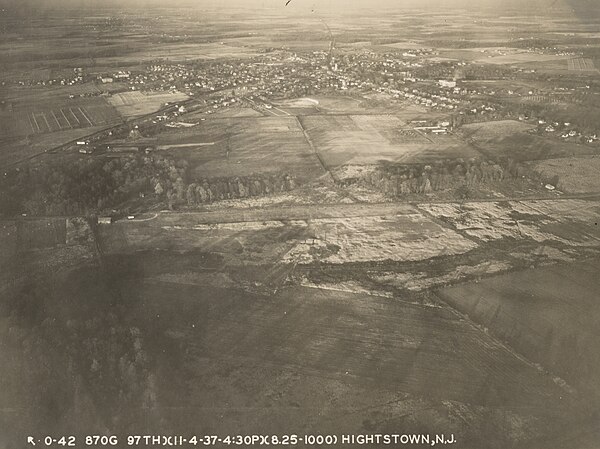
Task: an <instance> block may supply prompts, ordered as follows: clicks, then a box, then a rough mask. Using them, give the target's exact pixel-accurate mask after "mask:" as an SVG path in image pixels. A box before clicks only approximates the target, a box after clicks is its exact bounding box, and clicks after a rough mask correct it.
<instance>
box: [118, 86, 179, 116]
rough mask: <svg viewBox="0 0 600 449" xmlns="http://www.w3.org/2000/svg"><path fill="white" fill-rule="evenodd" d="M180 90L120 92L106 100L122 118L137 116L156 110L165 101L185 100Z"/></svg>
mask: <svg viewBox="0 0 600 449" xmlns="http://www.w3.org/2000/svg"><path fill="white" fill-rule="evenodd" d="M187 99H188V96H187V95H186V94H183V93H181V92H139V91H133V92H122V93H115V94H113V95H111V96H110V97H109V98H108V102H109V103H110V104H111V105H112V106H113V107H114V108H115V109H116V110H117V111H119V114H121V115H122V116H123V117H124V118H130V117H138V116H140V115H145V114H150V113H152V112H155V111H158V110H159V109H160V108H161V107H163V106H164V104H165V103H174V102H177V101H183V100H187Z"/></svg>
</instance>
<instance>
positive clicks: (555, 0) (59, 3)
mask: <svg viewBox="0 0 600 449" xmlns="http://www.w3.org/2000/svg"><path fill="white" fill-rule="evenodd" d="M286 1H287V0H0V5H1V6H2V7H3V8H8V9H20V10H21V11H24V10H30V11H32V12H35V11H36V10H40V11H41V10H47V9H53V8H56V7H69V8H82V7H87V8H98V7H107V8H114V7H121V8H122V7H131V6H136V7H148V6H150V5H156V6H163V7H176V6H186V7H190V6H193V7H198V8H202V9H222V10H224V11H225V10H227V9H232V8H235V9H237V8H249V9H254V10H256V9H261V8H282V9H283V8H285V10H286V12H287V11H289V12H293V11H307V10H308V11H310V10H311V9H315V10H319V11H320V12H327V13H332V12H336V11H339V12H348V11H354V10H358V9H364V10H368V11H370V12H372V13H377V12H378V11H381V10H387V9H398V10H400V9H403V8H407V7H410V8H413V7H422V8H429V9H431V8H453V7H456V8H461V9H467V10H470V11H477V10H481V9H483V8H486V9H487V8H494V9H495V10H497V11H498V14H502V12H505V11H508V10H511V11H514V9H522V10H523V11H527V12H529V13H540V14H541V13H546V12H549V11H550V12H551V11H555V10H560V9H562V10H565V9H567V10H571V11H572V12H574V14H575V15H577V16H579V17H589V15H590V14H592V15H593V14H594V13H597V12H598V10H600V0H291V2H290V4H289V5H288V6H285V3H286Z"/></svg>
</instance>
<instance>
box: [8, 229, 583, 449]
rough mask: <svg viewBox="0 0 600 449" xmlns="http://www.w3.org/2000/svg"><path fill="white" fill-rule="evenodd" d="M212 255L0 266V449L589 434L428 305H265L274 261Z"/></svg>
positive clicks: (565, 400)
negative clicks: (187, 438)
mask: <svg viewBox="0 0 600 449" xmlns="http://www.w3.org/2000/svg"><path fill="white" fill-rule="evenodd" d="M132 225H133V226H135V225H134V224H133V223H132ZM7 229H8V228H7ZM70 229H72V226H71V227H68V228H67V242H68V241H69V240H68V238H69V236H70V235H72V234H73V232H72V231H69V230H70ZM116 229H117V228H109V229H108V230H106V229H105V230H104V231H103V232H102V234H103V236H104V238H106V237H107V235H108V234H110V233H111V232H117V231H115V230H116ZM7 232H12V231H10V229H8V230H7ZM120 232H122V230H121V231H120ZM198 232H203V231H202V230H199V231H198ZM244 232H249V231H244ZM244 232H238V234H237V236H238V237H237V238H241V239H242V240H243V238H244ZM253 232H256V231H253ZM81 234H82V232H79V235H81ZM53 235H54V234H53ZM57 235H58V234H57ZM61 235H62V234H61ZM58 237H60V239H62V238H63V237H61V236H60V235H59V236H58ZM58 237H57V238H58ZM140 237H141V236H140ZM190 238H192V239H193V238H194V233H190ZM60 239H59V240H60ZM227 239H228V240H229V237H228V238H227ZM234 239H235V236H234ZM214 240H215V244H214V245H216V246H214V245H213V246H211V245H210V244H208V246H206V247H204V246H203V248H194V249H192V248H190V249H188V250H185V249H183V248H182V247H177V246H174V247H173V248H171V249H169V248H167V247H163V248H162V249H160V250H155V249H152V248H151V246H152V243H151V240H148V241H147V244H148V249H147V250H143V251H139V250H138V251H136V252H132V251H131V248H130V247H126V246H123V247H121V249H119V247H118V246H113V247H111V248H112V249H110V250H109V251H108V252H107V253H106V254H105V255H104V256H103V257H102V259H101V260H102V262H100V259H97V258H96V257H94V258H93V259H91V260H89V261H88V263H87V264H84V265H82V266H80V267H79V268H75V269H68V270H66V269H59V270H58V271H57V272H56V273H54V275H53V276H52V277H46V276H44V275H41V274H40V273H34V272H30V273H28V274H25V275H24V274H23V271H22V270H23V268H24V267H25V266H26V264H27V257H31V254H29V256H28V255H27V254H28V253H30V251H29V252H28V251H23V252H19V251H16V253H15V255H14V256H13V257H12V261H8V260H5V261H4V262H3V264H4V265H3V266H4V267H5V268H7V271H6V272H5V276H7V279H8V277H10V275H11V273H13V275H14V278H13V281H14V282H15V284H16V285H18V284H19V282H20V281H19V279H18V276H19V275H20V276H26V277H27V279H25V283H24V284H25V285H26V286H27V287H26V288H22V289H20V290H18V293H17V294H15V295H14V298H13V299H12V300H10V301H7V302H6V303H5V304H4V305H3V307H4V310H3V311H2V312H3V313H2V316H3V319H2V321H1V322H0V324H1V329H0V331H1V337H2V338H1V341H2V342H3V345H4V346H3V348H4V350H3V351H2V353H1V354H2V360H1V363H0V367H1V368H0V369H1V372H2V377H1V378H2V389H1V390H0V391H1V393H0V395H1V396H0V398H1V399H2V403H3V404H5V405H4V407H5V412H4V413H3V414H2V415H1V420H2V425H3V427H4V428H9V429H11V431H10V432H7V433H4V434H2V438H3V440H0V443H1V444H3V445H4V446H0V447H7V448H8V447H19V446H18V444H19V443H20V442H21V439H20V438H21V436H22V435H26V434H29V433H31V429H35V431H36V432H38V433H46V432H52V433H56V432H61V433H75V434H78V433H83V432H86V433H90V432H98V433H102V434H126V433H166V434H176V433H183V434H188V433H190V432H194V433H196V434H201V435H202V434H217V435H225V434H228V433H231V432H236V433H239V434H247V433H262V434H269V433H279V434H280V433H282V432H284V431H285V432H286V433H298V434H304V433H309V434H310V433H334V434H341V433H354V434H356V433H412V432H417V433H428V434H435V433H446V434H454V435H455V436H456V438H457V439H458V441H459V443H458V445H456V446H455V447H460V448H473V449H475V448H510V447H522V448H531V449H533V448H542V447H544V448H547V447H552V446H549V445H548V442H549V441H552V439H553V438H554V437H555V436H558V435H563V434H565V433H567V432H580V431H583V430H581V429H586V431H587V429H588V428H589V423H588V422H586V421H585V420H586V419H589V416H590V415H589V411H588V410H587V406H584V405H582V404H585V403H586V402H585V401H583V400H582V397H581V396H580V394H579V393H578V392H577V391H574V390H573V389H572V388H570V386H569V385H566V384H564V383H562V382H560V381H557V380H556V379H554V378H553V377H552V376H551V375H549V374H548V373H546V372H545V371H544V370H543V369H539V368H538V367H536V366H535V365H532V364H531V363H529V362H528V361H527V360H526V359H524V358H522V357H520V356H519V355H517V354H516V353H514V352H513V351H512V350H511V349H510V348H509V347H507V346H504V345H503V344H502V343H500V342H499V341H497V340H495V339H494V338H493V337H491V336H490V335H488V334H487V333H486V332H485V331H483V330H482V329H480V328H478V327H477V326H476V325H474V324H473V323H472V322H471V321H469V320H467V319H465V318H464V317H463V316H461V315H460V314H458V313H456V312H455V311H454V310H453V309H451V308H450V307H447V306H443V305H441V303H439V302H435V300H434V298H431V301H430V302H428V304H429V305H425V303H427V302H426V301H422V302H421V303H419V304H417V303H413V302H412V301H411V298H410V297H408V296H406V297H405V296H402V295H399V296H396V297H385V296H379V295H377V294H369V293H368V292H364V293H352V292H345V291H339V290H328V289H321V288H308V287H301V286H293V285H287V284H285V283H284V284H279V285H280V288H276V289H275V290H274V291H273V290H272V289H271V288H272V287H274V286H275V287H276V286H277V285H278V283H277V282H275V283H271V284H269V285H266V284H263V283H262V281H265V282H266V279H265V278H264V276H265V273H273V276H274V277H277V276H278V275H280V274H278V271H281V270H283V271H284V274H285V270H286V269H287V268H285V267H282V265H281V264H274V262H273V260H272V258H266V259H258V258H257V259H256V260H255V263H254V264H252V263H247V264H245V265H243V266H240V265H236V264H235V263H234V262H232V259H231V258H232V254H233V253H229V254H225V253H227V252H231V251H233V252H235V247H234V246H232V245H233V244H231V245H230V246H229V247H228V248H229V249H228V250H225V252H224V253H221V252H220V251H221V250H223V247H222V245H223V244H224V243H223V242H220V243H218V244H217V241H218V238H216V236H215V239H214ZM7 241H10V238H8V237H7ZM82 242H83V243H82ZM101 243H102V242H101ZM32 245H33V247H34V248H37V249H35V251H38V253H36V254H37V256H36V258H37V259H41V258H42V253H40V252H39V251H43V249H42V248H38V247H39V245H34V244H32ZM70 245H71V246H69V243H67V248H71V250H73V251H74V250H75V248H78V246H76V245H75V243H71V244H70ZM86 245H87V246H86ZM79 246H80V247H86V248H87V249H88V251H90V253H94V252H95V250H96V249H95V246H94V245H93V244H91V242H89V241H82V240H81V239H80V242H79ZM220 248H221V249H220ZM100 249H104V250H107V249H108V248H103V247H102V244H101V245H100ZM54 251H56V249H55V250H54ZM9 262H11V263H12V265H13V266H14V268H9V265H10V263H9ZM20 264H22V265H20ZM19 273H20V274H19ZM234 275H235V276H236V277H237V279H242V280H243V279H245V280H246V282H239V283H238V284H237V285H235V283H232V282H231V276H234ZM253 280H254V281H253ZM258 280H260V281H261V282H258ZM6 285H9V283H8V282H7V283H6ZM6 410H8V411H9V412H6ZM555 447H560V446H555Z"/></svg>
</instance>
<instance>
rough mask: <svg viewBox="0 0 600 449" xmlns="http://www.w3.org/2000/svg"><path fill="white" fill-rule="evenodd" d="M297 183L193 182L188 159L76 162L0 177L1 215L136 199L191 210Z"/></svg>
mask: <svg viewBox="0 0 600 449" xmlns="http://www.w3.org/2000/svg"><path fill="white" fill-rule="evenodd" d="M296 184H297V181H296V179H295V178H294V177H293V176H291V175H289V174H287V173H275V174H260V175H252V176H240V177H220V178H193V177H192V176H190V170H189V167H188V163H187V162H186V161H181V160H174V159H170V158H168V157H164V156H162V155H135V156H132V157H130V158H114V159H110V160H107V159H100V158H79V159H76V160H74V161H71V162H70V163H68V164H66V163H55V164H52V165H45V166H39V167H23V168H19V169H17V170H13V171H11V172H7V173H6V175H5V176H3V177H2V178H0V214H4V215H17V214H21V213H26V214H30V215H93V214H100V213H103V212H106V211H110V210H112V209H119V208H120V207H123V206H124V205H127V204H132V203H134V202H135V201H138V202H140V201H143V202H145V203H164V204H166V205H167V206H168V207H169V208H174V207H176V206H185V205H187V206H194V205H199V204H205V203H210V202H213V201H220V200H226V199H238V198H250V197H257V196H263V195H269V194H273V193H280V192H287V191H290V190H292V189H294V188H295V187H296Z"/></svg>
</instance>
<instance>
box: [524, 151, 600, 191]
mask: <svg viewBox="0 0 600 449" xmlns="http://www.w3.org/2000/svg"><path fill="white" fill-rule="evenodd" d="M532 168H533V169H534V170H536V171H537V172H539V173H541V174H542V175H544V176H547V177H548V178H550V177H552V176H554V175H558V177H559V181H558V187H559V188H560V189H561V190H564V191H565V192H569V193H585V192H600V178H599V177H598V173H600V157H598V156H589V157H585V156H581V157H576V158H575V157H570V158H560V159H547V160H544V161H538V162H535V163H533V164H532Z"/></svg>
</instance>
